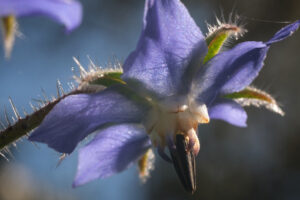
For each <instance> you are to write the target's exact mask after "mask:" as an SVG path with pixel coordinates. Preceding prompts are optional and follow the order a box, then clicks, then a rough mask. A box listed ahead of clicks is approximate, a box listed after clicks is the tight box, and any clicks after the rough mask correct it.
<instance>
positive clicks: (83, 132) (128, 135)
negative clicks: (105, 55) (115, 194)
mask: <svg viewBox="0 0 300 200" xmlns="http://www.w3.org/2000/svg"><path fill="white" fill-rule="evenodd" d="M299 25H300V21H297V22H295V23H293V24H291V25H288V26H286V27H284V28H283V29H281V30H280V31H279V32H277V33H276V34H275V35H274V36H273V38H271V39H270V40H269V41H268V42H254V41H251V42H243V43H240V44H238V45H237V46H235V47H234V48H232V49H230V50H227V51H224V52H222V53H219V54H218V55H216V56H214V57H212V58H211V59H210V60H209V61H207V62H204V61H203V60H204V58H205V56H206V55H207V53H208V51H209V46H208V45H207V41H206V39H205V37H204V36H203V34H202V33H201V31H200V29H199V28H198V27H197V25H196V24H195V22H194V21H193V19H192V18H191V16H190V15H189V13H188V11H187V9H186V8H185V7H184V5H183V4H182V3H181V2H180V1H179V0H146V4H145V14H144V20H143V30H142V33H141V36H140V39H139V42H138V45H137V47H136V49H135V51H133V52H132V53H131V54H130V55H129V57H128V58H127V60H126V61H125V63H124V65H123V75H122V80H123V81H124V82H126V84H120V85H114V86H111V87H108V88H106V89H105V90H104V91H101V92H99V93H94V94H77V95H71V96H69V97H66V98H65V99H63V100H62V101H60V102H59V103H58V104H57V105H56V106H55V107H54V108H53V109H52V111H51V112H50V113H49V114H48V115H47V116H46V118H45V119H44V121H43V123H42V124H41V125H40V126H39V127H38V128H37V129H36V130H35V131H34V132H33V133H32V135H31V136H30V140H31V141H37V142H43V143H46V144H48V146H49V147H52V148H53V149H55V150H56V151H59V152H62V153H72V151H73V150H74V149H75V147H76V145H77V144H78V143H79V142H80V141H81V140H83V139H84V138H85V137H87V136H88V135H89V134H91V133H92V132H96V136H95V138H94V139H93V140H92V141H91V142H90V143H88V144H87V145H86V146H84V147H82V148H81V149H80V150H79V164H78V171H77V175H76V178H75V181H74V186H78V185H82V184H85V183H87V182H89V181H91V180H94V179H96V178H104V177H108V176H110V175H113V174H115V173H118V172H120V171H122V170H124V169H126V168H127V167H128V166H130V165H131V164H133V163H135V162H136V161H137V160H138V159H139V158H141V157H142V156H143V155H144V154H145V153H146V152H147V150H148V149H149V148H151V147H152V146H155V147H157V148H158V152H159V153H160V155H161V156H162V157H163V158H165V159H166V160H171V162H173V164H174V165H175V169H176V171H177V173H178V175H179V178H180V179H181V181H182V183H183V184H184V186H185V187H186V186H187V187H186V189H188V190H190V191H194V189H195V183H194V182H193V181H195V180H193V177H186V174H182V171H183V173H185V171H186V170H187V168H186V166H185V165H184V164H182V163H186V164H188V165H189V164H193V159H194V156H196V155H197V154H198V152H199V150H200V143H199V139H198V136H197V132H198V125H199V124H202V123H208V122H209V121H210V120H212V119H220V120H224V121H226V122H228V123H230V124H233V125H235V126H240V127H245V126H246V120H247V114H246V112H245V110H244V109H243V108H242V105H250V104H254V105H258V106H260V105H263V106H266V107H267V108H269V109H271V110H273V111H275V112H278V113H280V114H282V113H283V112H282V111H281V109H280V108H279V107H278V106H277V104H276V101H275V100H274V99H273V98H272V97H271V96H270V95H268V94H266V93H264V92H263V91H261V90H258V89H255V88H253V87H248V86H249V85H250V84H251V83H252V81H253V80H254V78H255V77H256V76H257V75H258V73H259V71H260V69H261V68H262V66H263V61H264V58H265V57H266V53H267V51H268V49H269V47H270V45H271V44H273V43H274V42H278V41H280V40H283V39H285V38H286V37H288V36H290V35H291V34H292V33H293V32H294V31H295V30H296V29H297V28H298V27H299ZM165 147H167V148H169V150H170V154H171V158H169V156H168V155H167V154H166V153H165V152H164V148H165ZM180 148H181V149H180ZM176 149H178V150H176ZM182 149H183V150H182ZM179 150H180V151H179ZM182 151H184V152H185V155H183V154H182ZM185 159H186V160H185ZM187 167H189V166H187ZM189 185H191V186H189Z"/></svg>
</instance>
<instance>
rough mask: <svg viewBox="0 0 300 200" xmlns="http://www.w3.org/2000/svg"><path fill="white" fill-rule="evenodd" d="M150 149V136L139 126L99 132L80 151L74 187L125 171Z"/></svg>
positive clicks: (115, 127) (106, 129) (121, 126)
mask: <svg viewBox="0 0 300 200" xmlns="http://www.w3.org/2000/svg"><path fill="white" fill-rule="evenodd" d="M150 147H151V142H150V140H149V137H148V136H147V134H146V132H145V129H144V128H143V126H141V125H136V124H122V125H116V126H111V127H108V128H105V129H102V130H101V131H99V133H98V134H97V135H96V137H95V138H94V139H93V140H92V141H91V142H90V143H89V144H87V145H86V146H85V147H83V148H81V149H80V150H79V163H78V168H77V175H76V178H75V180H74V183H73V186H74V187H76V186H79V185H82V184H85V183H87V182H89V181H92V180H94V179H97V178H105V177H108V176H111V175H113V174H115V173H118V172H121V171H123V170H125V169H126V168H127V167H129V166H130V165H131V164H132V163H134V162H135V161H137V160H138V159H139V158H140V157H141V156H143V154H144V153H146V151H147V150H148V149H149V148H150Z"/></svg>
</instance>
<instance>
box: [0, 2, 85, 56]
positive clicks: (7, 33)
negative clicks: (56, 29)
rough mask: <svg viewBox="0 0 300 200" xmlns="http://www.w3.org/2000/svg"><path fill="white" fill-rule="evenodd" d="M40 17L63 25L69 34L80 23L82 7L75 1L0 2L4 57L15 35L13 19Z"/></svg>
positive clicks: (8, 52) (14, 21) (10, 47)
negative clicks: (30, 16)
mask: <svg viewBox="0 0 300 200" xmlns="http://www.w3.org/2000/svg"><path fill="white" fill-rule="evenodd" d="M29 15H42V16H46V17H49V18H50V19H53V20H54V21H56V22H58V23H60V24H63V25H64V26H65V27H66V31H67V32H71V31H72V30H74V29H75V28H77V27H78V26H79V25H80V23H81V18H82V7H81V4H80V3H79V2H78V1H76V0H26V1H24V0H0V18H2V24H3V26H2V28H3V37H4V43H5V44H4V47H5V51H6V52H5V53H6V56H9V54H10V51H11V49H12V46H13V43H14V37H15V33H16V28H17V27H16V26H17V23H16V19H15V17H23V16H29Z"/></svg>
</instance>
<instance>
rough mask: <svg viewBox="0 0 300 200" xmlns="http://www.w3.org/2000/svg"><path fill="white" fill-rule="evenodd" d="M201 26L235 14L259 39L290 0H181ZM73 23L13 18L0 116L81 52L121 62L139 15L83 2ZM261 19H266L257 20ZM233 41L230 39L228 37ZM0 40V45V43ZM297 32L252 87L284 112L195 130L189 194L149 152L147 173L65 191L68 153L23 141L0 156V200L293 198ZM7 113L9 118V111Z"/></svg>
mask: <svg viewBox="0 0 300 200" xmlns="http://www.w3.org/2000/svg"><path fill="white" fill-rule="evenodd" d="M183 2H184V3H185V4H186V6H187V8H188V9H189V11H190V13H191V15H192V16H193V17H194V19H195V21H196V22H197V24H198V25H199V26H200V28H201V30H202V31H203V32H204V33H206V32H207V28H206V23H205V22H208V23H209V24H214V23H215V16H221V13H222V12H223V13H224V16H225V17H228V16H229V14H230V13H231V12H232V11H235V12H236V13H238V14H239V15H241V16H242V23H243V24H245V27H246V29H247V30H248V33H247V34H246V35H245V36H244V37H243V38H242V39H240V40H239V41H238V42H240V41H244V40H262V41H266V40H268V38H270V37H271V36H272V35H273V34H274V33H275V32H276V31H277V30H278V29H280V28H281V27H283V26H284V25H286V24H283V23H275V22H278V21H295V20H297V19H300V1H299V0H286V1H282V0H252V1H249V0H234V1H231V0H197V1H196V0H194V1H188V0H183ZM82 4H83V7H84V18H83V22H82V24H81V26H80V27H79V28H78V29H76V30H75V31H74V32H72V33H71V34H69V35H66V34H64V30H63V27H61V26H59V25H57V24H56V23H55V22H53V21H51V20H49V19H48V18H45V17H26V18H20V19H19V25H20V31H21V32H22V35H23V36H22V37H21V38H17V39H16V44H15V46H14V49H13V52H12V57H11V59H10V60H5V59H4V53H3V50H2V49H0V55H1V56H0V110H1V112H0V113H1V114H0V119H3V117H4V114H3V108H4V106H5V107H6V108H9V102H8V97H12V99H13V100H14V102H15V105H16V106H17V107H18V108H19V109H20V108H22V107H24V108H25V109H26V110H27V111H30V110H31V109H30V106H29V104H28V102H29V101H31V100H32V99H34V98H41V96H42V92H41V89H43V90H45V91H46V93H47V94H48V95H51V94H53V95H55V94H56V80H57V79H59V80H61V82H62V83H63V85H64V86H65V88H67V87H68V86H67V84H68V82H71V81H72V75H73V74H72V72H71V68H72V67H75V66H76V64H75V63H74V62H73V60H72V57H73V56H75V57H77V58H78V59H79V60H80V62H81V63H82V64H83V65H84V66H86V65H87V64H88V63H89V60H88V58H87V56H89V57H90V58H91V59H92V60H93V61H94V63H96V64H97V65H101V66H105V65H106V64H107V63H109V62H111V61H114V60H115V59H118V60H119V61H121V62H122V61H124V60H125V59H126V57H127V56H128V54H129V53H130V51H132V50H133V49H134V48H135V45H136V43H137V40H138V37H139V34H140V30H141V25H142V24H141V21H142V15H143V6H144V5H143V4H144V1H141V0H109V1H107V0H106V1H105V0H84V1H82ZM263 20H270V21H272V22H263ZM233 43H235V41H234V42H233ZM1 47H2V46H1ZM299 52H300V32H299V31H298V32H297V33H296V34H295V35H294V36H293V37H291V38H288V39H287V40H285V41H283V42H280V43H277V44H274V45H273V46H272V48H271V49H270V51H269V53H268V57H267V59H266V61H265V67H264V68H263V70H262V71H261V73H260V76H259V77H258V78H257V79H256V80H255V82H254V85H255V86H257V87H258V88H261V89H264V90H266V91H268V92H270V93H271V94H273V95H274V96H275V97H276V99H277V100H278V101H279V102H280V103H281V104H282V105H283V109H284V111H285V112H286V116H285V117H283V118H282V117H280V116H279V115H276V114H274V113H271V112H269V111H267V110H264V109H257V108H246V109H247V111H248V116H249V117H248V128H237V127H233V126H231V125H229V124H226V123H225V122H220V121H213V122H211V123H210V124H208V125H203V126H200V127H199V137H200V142H201V151H200V153H199V155H198V157H197V176H198V178H197V181H198V182H197V191H196V193H195V194H194V195H190V194H187V193H186V192H185V191H184V190H183V187H182V186H181V185H180V182H179V180H178V178H177V176H176V174H175V171H174V170H173V167H172V166H171V165H170V164H168V163H166V162H164V161H162V159H161V158H159V157H158V156H156V164H155V170H154V171H153V172H152V174H151V178H150V179H149V180H148V182H146V183H145V184H142V183H141V181H140V180H139V178H138V174H137V169H136V167H132V168H130V169H129V170H127V171H125V172H123V173H121V174H118V175H115V176H113V177H110V178H107V179H104V180H96V181H94V182H92V183H89V184H87V185H84V186H82V187H79V188H77V189H72V188H71V184H72V181H73V177H74V175H75V172H76V165H77V152H75V153H73V154H72V155H70V156H68V157H67V158H66V159H65V160H64V161H63V162H62V164H61V165H60V166H58V167H57V163H58V160H59V156H60V155H59V154H58V153H56V152H55V151H53V150H51V149H49V148H48V147H47V146H46V145H43V144H36V145H34V144H32V143H30V142H28V141H26V140H23V141H21V142H18V144H17V147H12V148H11V151H12V156H9V158H10V161H9V162H7V161H6V160H5V159H3V158H0V200H21V199H22V200H29V199H57V200H65V199H70V200H73V199H74V200H80V199H89V200H96V199H106V200H110V199H132V200H135V199H149V200H150V199H166V200H167V199H172V200H173V199H289V200H294V199H300V156H299V152H300V123H299V119H300V118H299V116H298V114H299V113H300V79H299V75H300V56H299V55H300V54H299ZM10 114H11V115H12V113H11V111H10Z"/></svg>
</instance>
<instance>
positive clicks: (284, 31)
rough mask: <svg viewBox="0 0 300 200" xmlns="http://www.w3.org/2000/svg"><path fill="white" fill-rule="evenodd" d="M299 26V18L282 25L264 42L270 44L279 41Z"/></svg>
mask: <svg viewBox="0 0 300 200" xmlns="http://www.w3.org/2000/svg"><path fill="white" fill-rule="evenodd" d="M299 26H300V20H298V21H296V22H294V23H292V24H289V25H287V26H285V27H283V28H282V29H280V30H279V31H278V32H277V33H276V34H275V35H274V36H273V37H272V38H271V39H270V40H269V41H268V42H266V44H267V45H270V44H272V43H274V42H279V41H281V40H283V39H285V38H287V37H289V36H291V35H292V34H293V33H294V32H295V31H296V30H297V29H298V28H299Z"/></svg>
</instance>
